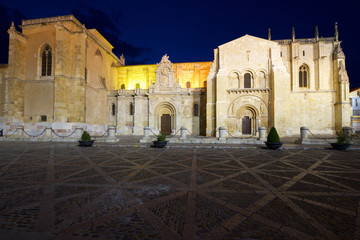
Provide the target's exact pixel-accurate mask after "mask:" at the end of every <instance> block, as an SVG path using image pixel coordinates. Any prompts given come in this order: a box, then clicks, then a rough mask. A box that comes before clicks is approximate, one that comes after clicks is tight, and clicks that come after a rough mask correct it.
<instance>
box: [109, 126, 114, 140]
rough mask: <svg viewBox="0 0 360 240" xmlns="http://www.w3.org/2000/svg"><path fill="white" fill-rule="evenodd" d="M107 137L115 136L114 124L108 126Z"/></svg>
mask: <svg viewBox="0 0 360 240" xmlns="http://www.w3.org/2000/svg"><path fill="white" fill-rule="evenodd" d="M109 137H111V138H113V137H115V127H114V126H110V127H109Z"/></svg>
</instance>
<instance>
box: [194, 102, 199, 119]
mask: <svg viewBox="0 0 360 240" xmlns="http://www.w3.org/2000/svg"><path fill="white" fill-rule="evenodd" d="M197 116H199V105H198V104H194V117H197Z"/></svg>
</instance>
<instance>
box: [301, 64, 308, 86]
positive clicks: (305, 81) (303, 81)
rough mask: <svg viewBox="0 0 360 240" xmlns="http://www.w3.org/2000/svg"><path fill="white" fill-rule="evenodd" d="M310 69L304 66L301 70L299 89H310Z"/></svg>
mask: <svg viewBox="0 0 360 240" xmlns="http://www.w3.org/2000/svg"><path fill="white" fill-rule="evenodd" d="M308 79H309V68H308V67H307V66H306V65H305V64H303V65H301V66H300V68H299V87H308V81H309V80H308Z"/></svg>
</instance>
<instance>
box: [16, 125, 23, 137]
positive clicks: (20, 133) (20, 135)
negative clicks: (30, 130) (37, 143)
mask: <svg viewBox="0 0 360 240" xmlns="http://www.w3.org/2000/svg"><path fill="white" fill-rule="evenodd" d="M16 135H17V136H18V137H22V136H24V130H23V128H22V127H17V128H16Z"/></svg>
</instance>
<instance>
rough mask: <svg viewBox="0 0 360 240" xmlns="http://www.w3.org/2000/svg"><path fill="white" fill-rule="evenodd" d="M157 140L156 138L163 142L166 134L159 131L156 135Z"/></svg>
mask: <svg viewBox="0 0 360 240" xmlns="http://www.w3.org/2000/svg"><path fill="white" fill-rule="evenodd" d="M157 140H158V141H159V142H164V141H165V140H166V134H165V133H162V132H160V133H159V134H158V135H157Z"/></svg>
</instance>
